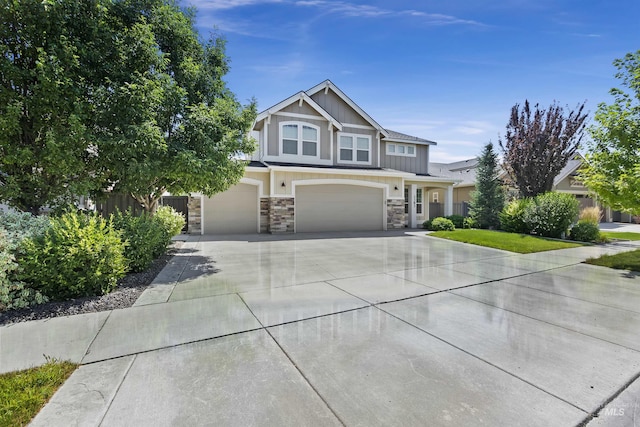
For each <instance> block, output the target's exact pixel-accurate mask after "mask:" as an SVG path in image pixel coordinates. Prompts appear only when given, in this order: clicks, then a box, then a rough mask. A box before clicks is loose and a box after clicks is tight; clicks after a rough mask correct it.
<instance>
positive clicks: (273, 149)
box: [267, 104, 331, 161]
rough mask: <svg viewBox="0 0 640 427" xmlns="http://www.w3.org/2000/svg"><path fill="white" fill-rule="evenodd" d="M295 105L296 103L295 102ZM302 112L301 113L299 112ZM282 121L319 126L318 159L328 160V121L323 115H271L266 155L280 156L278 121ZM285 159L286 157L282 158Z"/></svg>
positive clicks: (329, 150) (329, 148)
mask: <svg viewBox="0 0 640 427" xmlns="http://www.w3.org/2000/svg"><path fill="white" fill-rule="evenodd" d="M296 106H297V104H296ZM301 114H302V113H301ZM282 122H301V123H309V124H312V125H315V126H318V127H319V128H320V159H323V160H329V159H330V158H331V144H330V142H329V141H330V136H329V129H328V122H327V121H326V120H325V119H324V117H321V116H318V120H310V119H301V118H297V117H288V116H280V115H278V116H276V115H273V116H271V124H269V131H268V133H269V138H268V144H267V155H269V156H280V155H281V153H280V123H282ZM283 161H286V159H283Z"/></svg>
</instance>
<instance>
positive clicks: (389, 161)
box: [380, 142, 429, 174]
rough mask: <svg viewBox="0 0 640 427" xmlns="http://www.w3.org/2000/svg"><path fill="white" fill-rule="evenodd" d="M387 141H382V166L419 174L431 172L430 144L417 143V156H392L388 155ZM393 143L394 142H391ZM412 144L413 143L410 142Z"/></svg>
mask: <svg viewBox="0 0 640 427" xmlns="http://www.w3.org/2000/svg"><path fill="white" fill-rule="evenodd" d="M386 144H387V143H386V142H382V143H381V144H380V145H381V147H380V149H381V154H380V167H383V168H389V169H395V170H400V171H404V172H412V173H419V174H427V173H429V146H428V145H416V146H415V147H416V156H415V157H408V156H390V155H387V145H386ZM391 144H393V142H391ZM408 145H411V144H408Z"/></svg>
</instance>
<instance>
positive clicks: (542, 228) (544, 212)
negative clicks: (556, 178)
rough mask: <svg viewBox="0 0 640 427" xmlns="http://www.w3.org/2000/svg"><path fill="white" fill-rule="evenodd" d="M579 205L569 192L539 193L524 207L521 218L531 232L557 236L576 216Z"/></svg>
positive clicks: (564, 231)
mask: <svg viewBox="0 0 640 427" xmlns="http://www.w3.org/2000/svg"><path fill="white" fill-rule="evenodd" d="M579 206H580V203H579V202H578V200H577V199H576V198H575V197H574V196H573V195H571V194H566V193H555V192H548V193H544V194H539V195H537V196H536V197H535V198H534V199H533V202H531V203H529V204H528V205H527V206H526V207H525V210H524V215H523V219H524V222H525V223H526V224H527V226H528V228H529V230H530V232H531V234H536V235H538V236H544V237H556V238H559V237H562V235H563V234H564V233H566V232H567V230H568V229H569V226H570V225H571V224H572V223H573V222H574V221H575V220H576V218H577V217H578V211H579Z"/></svg>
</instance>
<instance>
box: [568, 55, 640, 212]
mask: <svg viewBox="0 0 640 427" xmlns="http://www.w3.org/2000/svg"><path fill="white" fill-rule="evenodd" d="M614 65H615V66H616V68H617V69H618V72H617V73H616V78H618V79H620V80H621V81H622V85H623V86H625V87H626V88H627V89H630V91H631V93H628V92H625V91H624V90H623V89H618V88H614V89H611V91H610V93H611V95H613V97H614V101H613V104H610V105H609V104H606V103H601V104H600V105H598V111H597V112H596V117H595V120H596V124H595V125H594V126H592V127H591V129H590V132H591V136H592V143H591V144H590V146H589V147H588V152H587V155H586V163H585V165H584V167H583V168H582V169H581V171H580V177H581V178H582V180H583V181H584V183H585V185H586V186H587V187H588V188H589V189H590V190H592V191H594V192H595V193H596V194H597V195H598V197H599V198H600V199H601V200H602V201H604V202H605V203H606V204H607V205H609V206H611V207H612V208H614V209H618V210H622V211H625V212H628V213H631V214H634V215H640V50H639V51H637V52H635V53H629V54H627V55H626V56H625V57H624V58H622V59H617V60H615V61H614Z"/></svg>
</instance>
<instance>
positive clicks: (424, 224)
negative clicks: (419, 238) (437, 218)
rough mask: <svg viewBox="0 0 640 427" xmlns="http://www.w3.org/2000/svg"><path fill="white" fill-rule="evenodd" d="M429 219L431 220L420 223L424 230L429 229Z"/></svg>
mask: <svg viewBox="0 0 640 427" xmlns="http://www.w3.org/2000/svg"><path fill="white" fill-rule="evenodd" d="M431 221H433V220H432V219H428V220H426V221H425V222H423V223H422V228H424V229H425V230H431Z"/></svg>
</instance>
